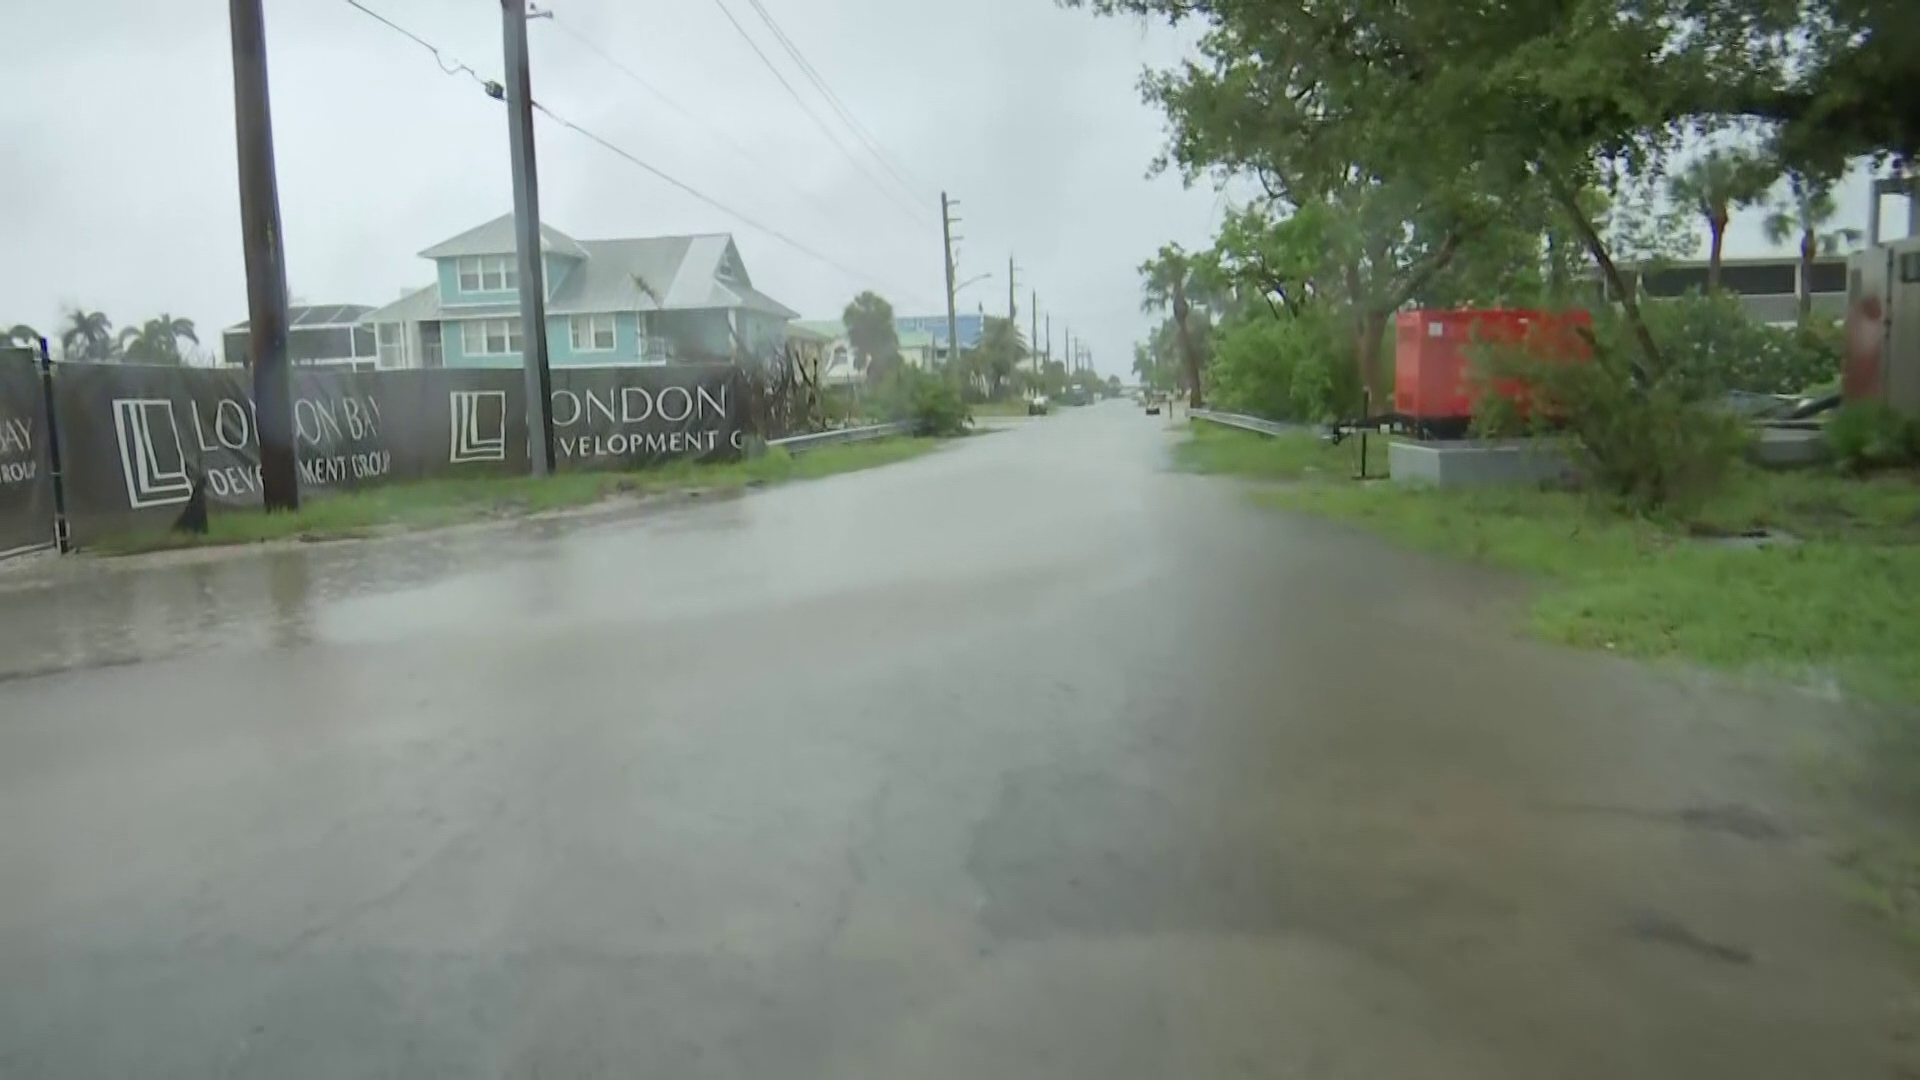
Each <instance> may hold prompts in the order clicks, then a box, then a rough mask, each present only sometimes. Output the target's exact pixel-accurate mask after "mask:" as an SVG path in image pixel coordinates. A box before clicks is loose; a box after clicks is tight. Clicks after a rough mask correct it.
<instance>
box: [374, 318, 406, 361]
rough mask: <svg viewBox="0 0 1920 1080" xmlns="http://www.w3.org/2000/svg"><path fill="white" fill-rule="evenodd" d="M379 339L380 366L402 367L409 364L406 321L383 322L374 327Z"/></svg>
mask: <svg viewBox="0 0 1920 1080" xmlns="http://www.w3.org/2000/svg"><path fill="white" fill-rule="evenodd" d="M374 333H375V336H376V338H377V339H378V341H379V345H378V349H379V355H380V366H381V367H383V368H401V367H406V366H407V326H406V324H405V323H392V322H383V323H380V324H378V325H377V326H375V327H374Z"/></svg>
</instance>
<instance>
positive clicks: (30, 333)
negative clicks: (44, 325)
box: [6, 323, 40, 349]
mask: <svg viewBox="0 0 1920 1080" xmlns="http://www.w3.org/2000/svg"><path fill="white" fill-rule="evenodd" d="M6 341H7V344H8V345H11V346H13V347H14V348H16V349H37V348H39V347H40V331H38V330H35V329H34V328H33V327H31V326H28V325H27V324H26V323H15V324H13V326H12V327H11V328H9V329H8V330H7V337H6Z"/></svg>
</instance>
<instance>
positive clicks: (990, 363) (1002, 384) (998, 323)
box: [964, 315, 1027, 399]
mask: <svg viewBox="0 0 1920 1080" xmlns="http://www.w3.org/2000/svg"><path fill="white" fill-rule="evenodd" d="M1026 358H1027V343H1026V341H1025V339H1024V338H1022V337H1021V336H1020V328H1019V326H1018V325H1017V324H1016V323H1014V322H1013V320H1011V319H1002V318H998V317H996V316H993V315H989V316H987V317H986V318H985V319H984V320H983V321H982V324H981V328H980V341H979V343H978V344H977V345H975V346H974V347H973V348H971V349H968V350H967V351H966V353H965V354H964V360H965V363H966V369H967V374H968V375H969V376H970V377H971V378H972V379H974V380H975V381H976V383H977V384H978V385H979V386H980V388H981V389H982V390H983V391H984V392H985V394H986V396H987V397H988V398H990V399H998V398H999V397H1000V396H1001V395H1002V394H1003V393H1004V392H1005V390H1006V389H1007V388H1008V387H1011V386H1012V385H1013V376H1014V373H1015V372H1017V371H1018V370H1019V369H1020V364H1021V362H1022V361H1024V360H1025V359H1026Z"/></svg>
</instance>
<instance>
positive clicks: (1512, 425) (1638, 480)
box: [1475, 313, 1751, 514]
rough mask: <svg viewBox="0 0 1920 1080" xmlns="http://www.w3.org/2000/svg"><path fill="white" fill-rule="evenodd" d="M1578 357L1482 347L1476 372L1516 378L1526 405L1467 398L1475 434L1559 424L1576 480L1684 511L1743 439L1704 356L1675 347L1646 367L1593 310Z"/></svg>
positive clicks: (1485, 378)
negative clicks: (1586, 348) (1587, 352)
mask: <svg viewBox="0 0 1920 1080" xmlns="http://www.w3.org/2000/svg"><path fill="white" fill-rule="evenodd" d="M1589 344H1590V345H1591V347H1592V355H1591V357H1590V358H1589V359H1587V360H1585V361H1569V360H1555V359H1550V358H1543V357H1542V356H1541V355H1540V354H1539V352H1538V351H1535V350H1529V349H1527V348H1526V347H1525V346H1524V345H1519V346H1509V347H1501V348H1487V349H1485V350H1482V353H1481V356H1480V357H1479V358H1478V360H1479V368H1480V371H1481V373H1482V379H1481V381H1482V382H1483V384H1485V385H1487V386H1489V387H1491V386H1492V385H1494V384H1496V383H1504V384H1507V385H1509V386H1512V385H1513V384H1516V383H1517V384H1520V385H1521V386H1523V387H1524V391H1523V393H1522V394H1520V395H1518V396H1520V397H1523V398H1524V400H1525V401H1526V403H1527V408H1526V409H1525V410H1524V411H1523V409H1522V407H1521V406H1520V405H1519V404H1518V403H1517V402H1516V401H1515V400H1514V396H1511V395H1506V394H1496V393H1493V392H1491V390H1489V391H1488V392H1485V393H1483V394H1482V396H1481V400H1480V402H1479V403H1478V405H1476V407H1475V417H1476V419H1475V427H1476V429H1477V430H1478V431H1479V432H1480V433H1482V434H1495V435H1498V434H1515V433H1519V432H1523V431H1531V432H1534V433H1539V432H1541V431H1543V430H1544V429H1548V428H1551V429H1552V430H1554V431H1557V432H1560V433H1563V434H1564V435H1565V436H1566V437H1567V438H1568V440H1569V442H1570V443H1571V445H1572V447H1573V449H1574V457H1575V462H1574V464H1575V467H1576V470H1577V471H1578V474H1579V477H1580V479H1581V481H1582V483H1583V484H1585V485H1586V486H1587V487H1588V488H1589V489H1590V490H1592V491H1594V492H1595V493H1597V494H1601V495H1604V496H1606V497H1608V498H1610V499H1612V500H1614V501H1615V502H1616V503H1618V504H1619V505H1620V506H1621V507H1622V508H1624V509H1626V510H1628V511H1630V512H1633V513H1636V514H1660V513H1666V512H1673V511H1684V510H1686V509H1690V508H1692V507H1694V506H1697V505H1698V504H1699V503H1700V502H1701V501H1703V500H1704V499H1706V498H1707V497H1709V496H1711V495H1712V494H1713V493H1714V491H1715V490H1716V489H1717V488H1718V487H1719V486H1720V485H1721V483H1722V482H1723V481H1724V480H1725V479H1726V478H1727V476H1728V475H1729V474H1730V473H1731V472H1732V471H1733V469H1734V467H1735V466H1736V464H1737V463H1738V462H1739V460H1740V457H1741V454H1742V452H1743V451H1744V450H1745V448H1746V446H1747V444H1748V442H1749V441H1750V439H1751V434H1750V432H1749V430H1748V428H1747V425H1746V424H1745V423H1744V422H1742V421H1741V419H1740V418H1739V417H1737V416H1734V415H1732V414H1731V413H1729V412H1728V411H1727V410H1726V408H1725V407H1724V405H1723V403H1722V395H1721V390H1720V387H1719V380H1718V378H1717V377H1715V375H1714V373H1713V370H1712V368H1713V365H1712V364H1711V363H1710V362H1709V361H1708V360H1707V359H1706V358H1703V357H1701V356H1700V355H1699V354H1697V353H1692V352H1689V351H1688V350H1687V349H1686V348H1684V347H1669V348H1667V349H1665V350H1663V352H1662V356H1661V364H1660V365H1659V368H1658V370H1650V369H1649V368H1648V367H1647V365H1646V361H1645V358H1644V357H1643V356H1642V355H1641V350H1640V348H1639V346H1638V344H1637V343H1636V342H1635V341H1634V340H1633V338H1632V335H1631V334H1630V333H1629V332H1628V330H1627V328H1626V327H1625V326H1624V325H1622V323H1621V321H1620V320H1618V319H1615V318H1611V317H1609V316H1608V315H1607V314H1606V313H1601V314H1600V315H1598V316H1596V319H1595V328H1594V332H1593V334H1592V336H1591V338H1590V341H1589Z"/></svg>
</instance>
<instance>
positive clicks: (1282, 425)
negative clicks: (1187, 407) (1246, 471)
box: [1190, 409, 1308, 435]
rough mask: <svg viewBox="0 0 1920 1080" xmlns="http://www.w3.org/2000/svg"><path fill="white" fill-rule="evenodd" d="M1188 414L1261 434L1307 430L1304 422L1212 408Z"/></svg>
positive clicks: (1282, 433)
mask: <svg viewBox="0 0 1920 1080" xmlns="http://www.w3.org/2000/svg"><path fill="white" fill-rule="evenodd" d="M1190 415H1191V416H1192V417H1193V418H1194V419H1195V420H1211V421H1213V422H1214V423H1216V424H1225V425H1226V426H1228V427H1237V428H1240V429H1241V430H1243V431H1257V432H1259V433H1260V434H1262V435H1287V434H1291V433H1293V432H1296V431H1306V430H1308V428H1307V425H1305V424H1295V423H1288V422H1286V421H1282V420H1262V419H1261V418H1260V417H1258V416H1247V415H1245V414H1244V413H1230V412H1218V411H1216V410H1214V409H1194V410H1192V412H1191V413H1190Z"/></svg>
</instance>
